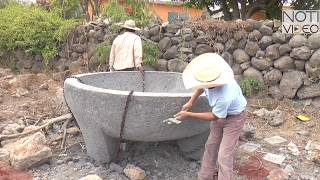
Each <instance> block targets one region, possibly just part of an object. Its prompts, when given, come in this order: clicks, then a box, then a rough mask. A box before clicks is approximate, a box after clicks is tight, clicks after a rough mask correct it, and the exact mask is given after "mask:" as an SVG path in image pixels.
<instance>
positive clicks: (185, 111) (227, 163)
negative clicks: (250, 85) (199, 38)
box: [175, 53, 247, 180]
mask: <svg viewBox="0 0 320 180" xmlns="http://www.w3.org/2000/svg"><path fill="white" fill-rule="evenodd" d="M183 82H184V85H185V87H186V88H187V89H189V88H193V89H196V90H195V91H194V93H193V95H192V97H191V99H190V100H189V101H188V102H187V103H186V104H185V105H184V106H183V107H182V110H181V111H180V112H179V113H178V114H176V115H175V117H176V118H177V119H179V120H184V119H186V118H192V119H199V120H204V121H211V125H210V135H209V137H208V140H207V142H206V145H205V152H204V154H203V157H202V163H201V168H200V171H199V173H198V180H212V179H213V178H214V175H215V172H214V171H215V169H217V170H218V179H219V180H232V179H233V157H234V153H235V148H236V144H237V142H238V139H239V136H240V133H241V131H242V128H243V125H244V122H245V120H246V111H245V108H246V105H247V101H246V99H245V97H244V96H243V94H242V91H241V89H240V87H239V85H238V84H237V82H236V81H235V79H234V75H233V72H232V69H231V67H230V66H229V65H228V64H227V63H226V62H225V61H224V59H223V58H222V57H221V56H219V55H218V54H215V53H206V54H202V55H200V56H198V57H196V58H195V59H194V60H192V61H191V63H190V64H189V65H188V66H187V67H186V69H185V70H184V72H183ZM202 93H205V95H206V97H207V98H208V103H209V105H210V107H211V108H212V111H211V112H202V113H194V112H190V111H189V110H190V109H191V108H192V105H193V104H194V102H195V101H196V100H197V99H198V97H199V96H200V95H201V94H202ZM216 164H218V167H216Z"/></svg>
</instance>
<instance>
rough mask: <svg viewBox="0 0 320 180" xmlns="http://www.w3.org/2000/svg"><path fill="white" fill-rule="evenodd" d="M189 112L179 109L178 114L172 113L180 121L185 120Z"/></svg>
mask: <svg viewBox="0 0 320 180" xmlns="http://www.w3.org/2000/svg"><path fill="white" fill-rule="evenodd" d="M190 114H191V112H187V111H180V112H179V113H178V114H176V115H174V117H175V118H177V119H178V120H180V121H182V120H185V119H186V118H188V117H189V116H190Z"/></svg>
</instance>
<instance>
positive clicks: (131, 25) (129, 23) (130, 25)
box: [120, 19, 140, 31]
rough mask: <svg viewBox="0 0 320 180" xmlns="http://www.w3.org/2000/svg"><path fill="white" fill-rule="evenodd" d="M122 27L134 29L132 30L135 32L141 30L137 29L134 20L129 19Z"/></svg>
mask: <svg viewBox="0 0 320 180" xmlns="http://www.w3.org/2000/svg"><path fill="white" fill-rule="evenodd" d="M120 26H121V27H123V28H126V29H132V30H135V31H139V30H140V28H138V27H136V22H135V21H134V20H132V19H129V20H127V21H125V22H124V24H121V25H120Z"/></svg>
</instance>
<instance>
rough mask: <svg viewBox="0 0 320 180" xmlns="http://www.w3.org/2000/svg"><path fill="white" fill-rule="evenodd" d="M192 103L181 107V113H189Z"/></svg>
mask: <svg viewBox="0 0 320 180" xmlns="http://www.w3.org/2000/svg"><path fill="white" fill-rule="evenodd" d="M192 105H193V104H192V103H191V102H190V101H188V102H187V103H186V104H185V105H183V106H182V111H189V110H190V109H191V108H192Z"/></svg>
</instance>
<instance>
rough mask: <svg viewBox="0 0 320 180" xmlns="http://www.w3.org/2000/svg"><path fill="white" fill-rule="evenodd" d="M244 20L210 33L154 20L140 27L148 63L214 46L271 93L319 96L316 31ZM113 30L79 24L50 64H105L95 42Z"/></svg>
mask: <svg viewBox="0 0 320 180" xmlns="http://www.w3.org/2000/svg"><path fill="white" fill-rule="evenodd" d="M244 23H246V25H247V26H245V27H243V28H233V30H232V32H231V33H230V32H229V31H228V32H227V31H224V30H221V29H220V31H219V32H217V33H216V34H212V33H209V31H210V32H212V31H215V29H214V28H213V29H211V30H207V31H206V29H205V28H199V27H195V26H192V25H191V24H190V23H183V22H176V23H174V24H168V25H166V26H163V25H162V26H161V25H157V24H156V25H152V26H150V27H147V28H144V29H143V30H142V31H141V32H139V33H140V35H141V37H142V38H143V39H144V40H147V41H152V42H153V43H155V44H157V45H158V47H159V49H160V51H161V53H160V56H159V57H158V60H157V62H156V64H155V65H154V67H152V68H151V69H155V70H160V71H175V72H182V71H183V69H184V68H185V67H186V65H187V64H188V62H190V61H191V60H192V59H193V58H194V57H196V56H197V55H200V54H202V53H207V52H216V53H219V54H221V55H222V56H223V57H224V58H225V60H226V61H227V62H228V63H229V64H230V66H231V67H232V69H233V71H234V73H235V75H236V78H237V79H238V80H240V79H242V78H243V77H249V76H251V77H254V78H256V79H258V80H259V81H261V82H264V84H265V85H266V86H267V87H268V90H269V93H270V95H271V96H272V97H274V98H277V99H282V98H299V99H315V101H317V102H318V101H320V99H319V98H320V85H319V83H318V82H319V76H320V49H319V48H320V35H311V36H304V35H294V36H293V35H285V34H282V33H281V27H280V26H281V22H279V21H270V20H266V21H263V22H261V21H254V20H247V21H246V22H244ZM234 24H237V22H234V23H232V26H233V25H234ZM219 26H220V25H218V26H217V27H216V28H217V29H219V28H220V27H219ZM224 26H228V24H224ZM230 26H231V24H230ZM116 36H117V34H113V33H112V31H111V30H110V25H108V24H105V23H103V22H95V23H90V24H86V25H82V26H78V27H77V28H76V29H75V30H74V32H73V33H72V34H71V35H70V37H69V40H68V43H67V44H66V45H65V46H64V47H63V48H62V49H61V51H60V52H59V57H58V58H57V59H56V60H54V61H52V62H51V63H50V66H51V67H52V68H54V69H56V70H57V71H64V70H68V69H69V70H71V71H73V72H75V71H79V70H81V71H82V72H84V71H86V70H100V71H101V70H106V69H107V67H106V66H105V64H102V65H101V64H100V62H98V60H97V58H96V57H95V53H96V52H95V51H96V45H97V44H99V43H102V42H105V41H107V42H109V43H112V41H113V40H114V38H115V37H116ZM28 67H30V66H28ZM97 67H99V68H100V69H97ZM101 67H102V68H101ZM316 97H318V98H316Z"/></svg>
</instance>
